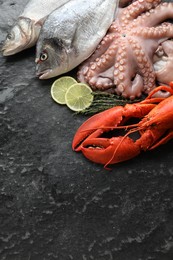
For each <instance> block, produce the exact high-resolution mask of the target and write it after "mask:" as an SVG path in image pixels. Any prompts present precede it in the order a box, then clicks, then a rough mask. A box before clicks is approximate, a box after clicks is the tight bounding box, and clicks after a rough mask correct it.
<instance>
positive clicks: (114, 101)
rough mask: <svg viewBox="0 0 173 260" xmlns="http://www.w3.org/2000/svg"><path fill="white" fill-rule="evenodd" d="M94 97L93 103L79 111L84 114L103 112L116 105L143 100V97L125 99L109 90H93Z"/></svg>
mask: <svg viewBox="0 0 173 260" xmlns="http://www.w3.org/2000/svg"><path fill="white" fill-rule="evenodd" d="M92 94H93V95H94V99H93V102H92V104H91V105H90V106H89V107H88V108H86V109H84V110H82V111H80V112H77V113H80V114H83V115H93V114H96V113H99V112H102V111H104V110H106V109H109V108H111V107H114V106H125V105H126V104H127V103H128V104H132V103H136V102H139V101H141V100H142V99H134V100H129V99H125V98H123V97H120V96H118V95H116V94H110V93H107V92H101V91H99V92H93V93H92Z"/></svg>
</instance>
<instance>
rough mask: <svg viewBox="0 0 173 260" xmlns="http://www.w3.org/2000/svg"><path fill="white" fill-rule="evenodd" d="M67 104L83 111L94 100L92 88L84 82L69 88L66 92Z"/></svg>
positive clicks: (73, 108)
mask: <svg viewBox="0 0 173 260" xmlns="http://www.w3.org/2000/svg"><path fill="white" fill-rule="evenodd" d="M65 101H66V105H67V106H68V107H69V108H70V109H71V110H73V111H82V110H83V109H85V108H87V107H89V106H90V105H91V103H92V101H93V95H92V90H91V88H90V87H89V86H88V85H86V84H84V83H75V84H74V85H72V86H71V87H69V88H68V89H67V92H66V94H65Z"/></svg>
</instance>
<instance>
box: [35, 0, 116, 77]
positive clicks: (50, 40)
mask: <svg viewBox="0 0 173 260" xmlns="http://www.w3.org/2000/svg"><path fill="white" fill-rule="evenodd" d="M118 4H119V1H116V0H94V1H93V0H72V1H69V2H68V3H66V4H65V5H63V6H62V7H60V8H58V9H56V10H55V11H53V12H52V13H51V14H50V15H49V16H48V17H47V19H46V21H45V22H44V24H43V26H42V29H41V32H40V35H39V39H38V42H37V45H36V46H37V47H36V63H37V66H36V72H37V75H38V76H39V78H40V79H47V78H51V77H55V76H58V75H60V74H63V73H66V72H68V71H70V70H72V69H73V68H75V67H76V66H78V65H79V64H80V63H81V62H82V61H84V60H85V59H87V58H88V57H89V56H90V55H91V54H92V53H93V51H94V50H95V48H96V47H97V45H98V44H99V42H100V41H101V39H102V38H103V37H104V35H105V34H106V32H107V30H108V28H109V26H110V25H111V23H112V21H113V19H114V17H115V12H116V10H117V7H118Z"/></svg>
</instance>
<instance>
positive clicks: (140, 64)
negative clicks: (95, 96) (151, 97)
mask: <svg viewBox="0 0 173 260" xmlns="http://www.w3.org/2000/svg"><path fill="white" fill-rule="evenodd" d="M160 2H161V1H159V0H153V1H152V0H137V1H135V2H133V3H132V4H130V5H129V6H128V7H125V8H123V9H119V10H118V14H117V18H116V20H115V21H114V22H113V23H112V25H111V26H110V28H109V30H108V32H107V34H106V36H105V37H104V38H103V40H102V41H101V43H100V44H99V45H98V47H97V48H96V50H95V52H94V53H93V54H92V55H91V57H89V59H87V60H86V61H84V63H83V64H82V65H81V66H80V68H79V71H78V80H79V81H80V82H85V83H88V84H89V85H90V86H91V87H92V88H93V89H94V90H97V89H98V90H103V91H109V92H111V93H116V94H118V95H122V96H123V97H125V98H130V99H131V100H134V99H135V98H136V97H140V96H141V94H142V93H145V94H148V93H149V92H150V91H151V90H152V89H154V88H155V87H156V80H157V76H158V75H159V72H157V73H156V72H155V70H154V66H153V55H154V53H155V52H156V51H157V49H158V47H159V45H160V44H162V43H163V42H164V41H165V40H168V39H169V38H172V37H173V24H172V23H169V22H164V21H167V19H169V18H173V3H166V2H165V3H160ZM163 46H164V45H163ZM163 49H164V47H163ZM166 72H168V70H167V71H166ZM171 73H172V71H171ZM169 80H170V78H169ZM172 80H173V74H172V78H171V81H172ZM161 82H162V83H163V84H167V80H166V82H165V81H164V80H162V81H161Z"/></svg>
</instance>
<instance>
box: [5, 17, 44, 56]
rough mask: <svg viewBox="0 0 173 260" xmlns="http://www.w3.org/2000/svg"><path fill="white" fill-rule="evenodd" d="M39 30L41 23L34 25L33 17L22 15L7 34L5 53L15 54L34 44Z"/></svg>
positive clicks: (6, 54)
mask: <svg viewBox="0 0 173 260" xmlns="http://www.w3.org/2000/svg"><path fill="white" fill-rule="evenodd" d="M39 30H40V29H39V25H38V27H37V26H34V24H33V21H32V20H31V19H29V18H25V17H20V18H19V19H18V20H17V22H16V23H15V25H14V26H13V27H12V29H11V31H10V32H9V33H8V34H7V37H6V40H5V41H4V43H3V46H2V52H3V55H4V56H9V55H13V54H16V53H18V52H20V51H22V50H24V49H26V48H29V47H31V46H33V45H34V44H35V41H36V39H37V38H38V33H39Z"/></svg>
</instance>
